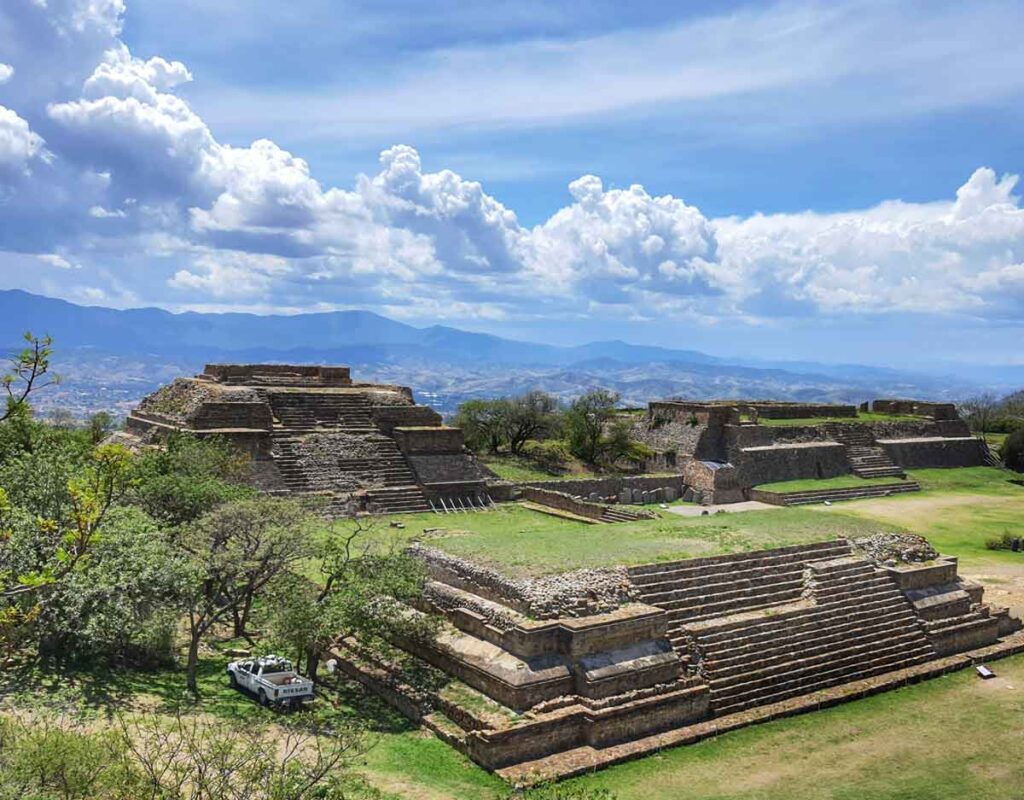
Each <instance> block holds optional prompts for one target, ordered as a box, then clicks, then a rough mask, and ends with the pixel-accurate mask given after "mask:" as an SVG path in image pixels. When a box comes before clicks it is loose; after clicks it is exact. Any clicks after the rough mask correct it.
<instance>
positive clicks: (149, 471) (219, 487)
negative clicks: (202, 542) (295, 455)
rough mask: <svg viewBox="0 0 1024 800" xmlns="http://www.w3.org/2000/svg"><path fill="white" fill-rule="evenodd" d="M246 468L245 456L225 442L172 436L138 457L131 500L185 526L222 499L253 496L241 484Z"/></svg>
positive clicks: (155, 516)
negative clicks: (156, 447)
mask: <svg viewBox="0 0 1024 800" xmlns="http://www.w3.org/2000/svg"><path fill="white" fill-rule="evenodd" d="M246 468H247V460H246V458H245V456H244V455H242V454H240V453H239V452H238V451H237V450H236V449H235V448H234V447H232V446H231V445H230V444H228V443H227V442H224V441H220V440H217V439H198V438H196V437H195V436H191V435H188V434H181V433H176V434H172V435H171V436H170V437H169V438H168V440H167V443H166V447H163V448H161V449H159V450H151V451H148V452H146V453H145V454H143V455H142V456H141V457H140V458H139V460H138V464H137V467H136V470H135V476H134V477H135V487H134V490H133V492H132V497H131V500H132V502H134V503H136V504H137V505H139V506H140V507H141V508H142V509H143V510H144V511H145V512H146V513H147V514H148V515H149V516H151V517H152V518H153V519H155V520H157V521H158V522H159V523H160V524H161V525H167V526H175V525H183V524H185V523H187V522H191V521H193V520H195V519H198V518H199V517H200V516H202V515H203V514H205V513H207V512H209V511H211V510H212V509H214V508H216V507H217V506H218V505H220V504H222V503H226V502H228V501H231V500H238V499H243V498H247V497H252V496H253V495H254V494H255V492H254V491H253V490H252V489H250V488H249V487H247V486H244V485H242V483H241V480H242V478H243V476H244V474H245V470H246Z"/></svg>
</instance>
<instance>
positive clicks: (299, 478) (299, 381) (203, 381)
mask: <svg viewBox="0 0 1024 800" xmlns="http://www.w3.org/2000/svg"><path fill="white" fill-rule="evenodd" d="M125 427H126V431H127V433H128V434H129V435H130V436H132V437H135V439H137V440H138V441H139V442H154V441H159V440H160V438H161V437H162V436H166V435H167V434H169V433H171V432H173V431H185V432H189V433H192V434H195V435H196V436H200V437H204V436H207V437H208V436H217V437H221V438H223V439H226V440H227V441H230V442H231V443H233V444H234V445H236V446H237V447H239V448H240V449H241V450H243V451H244V452H245V453H247V454H249V456H250V457H251V459H252V475H253V481H254V482H255V483H256V484H257V485H258V486H259V487H260V488H262V489H264V490H266V491H268V492H273V493H288V494H299V495H320V496H322V497H324V498H325V499H326V501H327V512H328V513H347V511H349V510H350V509H354V510H355V511H368V512H376V513H396V512H411V511H429V510H430V509H431V508H432V507H436V508H445V507H448V506H457V507H459V508H474V507H475V508H479V507H481V506H483V505H484V504H486V503H487V502H489V498H488V497H487V491H486V483H485V481H486V477H487V476H486V474H485V473H484V471H483V470H482V468H481V467H480V466H479V465H478V464H477V463H476V461H475V459H474V458H473V457H472V456H471V455H470V454H469V453H467V452H466V450H465V448H464V447H463V445H462V432H461V431H460V430H459V429H458V428H450V427H447V426H445V425H443V424H442V422H441V416H440V414H438V413H437V412H436V411H434V410H433V409H431V408H430V407H429V406H423V405H419V404H417V403H416V402H415V401H414V400H413V396H412V391H411V390H410V389H409V388H408V387H405V386H389V385H383V384H372V383H357V382H354V381H353V380H352V379H351V377H350V375H349V369H348V368H347V367H321V366H292V365H272V364H245V365H225V364H209V365H207V366H206V368H205V370H204V371H203V373H202V374H200V375H197V376H195V377H194V378H179V379H177V380H176V381H174V382H173V383H171V384H170V385H168V386H165V387H163V388H161V389H159V390H157V391H156V392H154V393H153V394H151V395H149V396H148V397H146V398H145V399H143V401H142V402H141V404H140V405H139V407H138V408H137V409H135V410H134V411H133V412H132V413H131V414H130V415H129V416H128V419H127V422H126V426H125Z"/></svg>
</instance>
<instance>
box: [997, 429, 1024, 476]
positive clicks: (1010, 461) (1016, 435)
mask: <svg viewBox="0 0 1024 800" xmlns="http://www.w3.org/2000/svg"><path fill="white" fill-rule="evenodd" d="M999 457H1000V458H1001V459H1002V460H1003V463H1004V464H1005V465H1006V466H1007V467H1008V468H1009V469H1012V470H1015V471H1017V472H1024V428H1019V429H1018V430H1016V431H1014V432H1013V433H1011V434H1010V435H1009V436H1007V437H1006V439H1005V440H1004V441H1003V444H1002V446H1001V447H1000V448H999Z"/></svg>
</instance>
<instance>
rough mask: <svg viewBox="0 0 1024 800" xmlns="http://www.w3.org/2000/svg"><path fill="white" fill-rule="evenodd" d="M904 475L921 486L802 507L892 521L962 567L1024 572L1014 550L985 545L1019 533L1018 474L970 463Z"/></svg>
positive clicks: (1021, 494) (1023, 521)
mask: <svg viewBox="0 0 1024 800" xmlns="http://www.w3.org/2000/svg"><path fill="white" fill-rule="evenodd" d="M910 477H911V478H913V479H914V480H916V481H917V482H918V483H920V484H921V487H922V491H921V492H917V493H914V494H906V495H899V496H896V497H886V498H879V499H871V500H854V501H851V502H848V503H842V504H840V505H836V506H831V507H828V506H813V507H808V510H809V511H811V512H812V513H816V514H822V515H825V516H828V515H830V514H832V513H834V511H835V510H836V509H839V512H840V513H841V514H842V515H843V516H854V517H860V518H862V519H865V520H876V521H878V522H883V523H888V524H891V525H898V526H900V527H902V528H905V529H907V530H910V531H913V532H914V533H919V534H921V535H922V536H925V537H927V538H928V539H929V541H931V543H932V544H933V545H934V546H935V548H936V549H938V550H939V551H941V552H943V553H948V554H950V555H956V556H959V557H960V563H961V566H962V567H966V568H968V569H980V568H984V567H987V566H990V565H1004V566H1008V567H1010V568H1015V567H1018V566H1019V567H1020V571H1021V575H1022V576H1024V559H1022V558H1021V556H1020V555H1019V554H1018V553H1010V552H1008V551H1007V552H1003V551H993V550H987V549H986V548H985V541H986V540H987V539H990V538H994V537H998V536H1001V535H1002V534H1003V533H1012V534H1014V535H1021V534H1024V485H1021V483H1020V481H1024V475H1017V474H1016V473H1013V472H1007V471H1004V470H1000V469H995V468H994V467H971V468H967V469H922V470H914V471H913V472H911V473H910ZM1015 481H1017V482H1016V483H1015Z"/></svg>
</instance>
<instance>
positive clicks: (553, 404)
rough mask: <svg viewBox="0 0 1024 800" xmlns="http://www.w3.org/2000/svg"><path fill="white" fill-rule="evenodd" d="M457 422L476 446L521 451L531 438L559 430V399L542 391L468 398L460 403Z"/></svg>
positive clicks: (469, 444)
mask: <svg viewBox="0 0 1024 800" xmlns="http://www.w3.org/2000/svg"><path fill="white" fill-rule="evenodd" d="M453 422H454V424H455V425H457V426H458V427H460V428H462V432H463V435H464V436H465V440H466V444H467V446H469V447H470V448H471V449H473V450H477V451H480V452H483V451H487V452H489V453H497V452H499V451H500V450H502V449H503V448H506V447H507V448H508V450H509V452H510V453H512V454H513V455H518V454H519V453H520V452H521V451H522V449H523V446H524V445H525V444H526V443H527V442H528V441H530V440H535V439H546V438H548V437H551V436H555V435H557V434H558V432H559V429H560V427H561V415H560V410H559V406H558V400H557V398H555V397H552V396H551V395H549V394H547V393H546V392H541V391H532V392H527V393H526V394H523V395H519V396H517V397H501V398H497V399H495V400H467V401H466V402H465V403H462V404H461V405H460V406H459V410H458V411H457V412H456V414H455V419H454V420H453Z"/></svg>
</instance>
